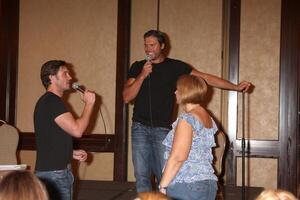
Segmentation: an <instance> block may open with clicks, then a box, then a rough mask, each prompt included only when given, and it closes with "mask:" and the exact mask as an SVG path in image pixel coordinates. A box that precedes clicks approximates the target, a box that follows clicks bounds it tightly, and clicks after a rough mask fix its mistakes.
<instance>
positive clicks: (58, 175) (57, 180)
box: [35, 165, 74, 200]
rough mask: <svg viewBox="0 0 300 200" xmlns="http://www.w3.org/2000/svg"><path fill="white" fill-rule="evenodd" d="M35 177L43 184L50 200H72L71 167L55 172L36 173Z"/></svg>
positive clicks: (72, 178) (72, 179)
mask: <svg viewBox="0 0 300 200" xmlns="http://www.w3.org/2000/svg"><path fill="white" fill-rule="evenodd" d="M35 174H36V176H37V177H39V178H40V180H41V181H42V182H43V183H44V184H45V186H46V188H47V191H48V194H49V197H50V199H51V200H72V195H73V182H74V176H73V174H72V171H71V166H70V165H68V168H67V169H64V170H55V171H36V172H35Z"/></svg>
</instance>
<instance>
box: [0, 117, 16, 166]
mask: <svg viewBox="0 0 300 200" xmlns="http://www.w3.org/2000/svg"><path fill="white" fill-rule="evenodd" d="M1 122H2V123H3V124H2V125H0V164H1V165H13V164H17V156H16V151H17V147H18V143H19V132H18V130H17V129H16V128H15V127H13V126H11V125H9V124H7V123H5V122H4V121H2V120H1Z"/></svg>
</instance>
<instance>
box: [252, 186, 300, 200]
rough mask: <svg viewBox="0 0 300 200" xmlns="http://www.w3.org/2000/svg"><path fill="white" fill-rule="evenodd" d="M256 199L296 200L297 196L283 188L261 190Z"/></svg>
mask: <svg viewBox="0 0 300 200" xmlns="http://www.w3.org/2000/svg"><path fill="white" fill-rule="evenodd" d="M256 200H297V198H296V197H295V196H294V195H293V194H292V193H290V192H288V191H285V190H280V189H278V190H271V189H267V190H264V191H262V193H260V195H259V196H258V197H257V198H256Z"/></svg>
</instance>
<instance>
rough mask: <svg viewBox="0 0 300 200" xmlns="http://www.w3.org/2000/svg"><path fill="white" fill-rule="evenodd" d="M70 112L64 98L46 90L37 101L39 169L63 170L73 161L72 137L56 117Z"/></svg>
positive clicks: (35, 125)
mask: <svg viewBox="0 0 300 200" xmlns="http://www.w3.org/2000/svg"><path fill="white" fill-rule="evenodd" d="M66 112H68V110H67V108H66V106H65V105H64V103H63V101H62V99H61V98H60V97H59V96H57V95H55V94H54V93H51V92H46V93H45V94H44V95H43V96H41V97H40V99H39V100H38V102H37V103H36V106H35V110H34V129H35V139H36V149H37V158H36V166H35V169H36V170H38V171H53V170H61V169H65V168H66V167H67V164H69V163H71V160H72V155H73V141H72V137H71V136H70V135H69V134H68V133H66V132H65V131H64V130H63V129H62V128H60V127H59V126H58V125H57V124H56V122H55V121H54V119H55V118H56V117H58V116H59V115H61V114H63V113H66Z"/></svg>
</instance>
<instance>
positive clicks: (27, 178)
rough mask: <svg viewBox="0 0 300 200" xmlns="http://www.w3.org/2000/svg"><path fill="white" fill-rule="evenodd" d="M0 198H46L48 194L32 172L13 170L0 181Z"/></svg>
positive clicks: (35, 199) (19, 199) (31, 199)
mask: <svg viewBox="0 0 300 200" xmlns="http://www.w3.org/2000/svg"><path fill="white" fill-rule="evenodd" d="M0 200H48V194H47V192H46V189H45V187H44V185H43V184H42V183H41V181H40V180H39V179H38V178H37V177H36V176H35V175H34V174H33V173H32V172H29V171H13V172H10V173H9V174H7V175H5V176H4V178H3V179H2V180H1V182H0Z"/></svg>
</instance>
